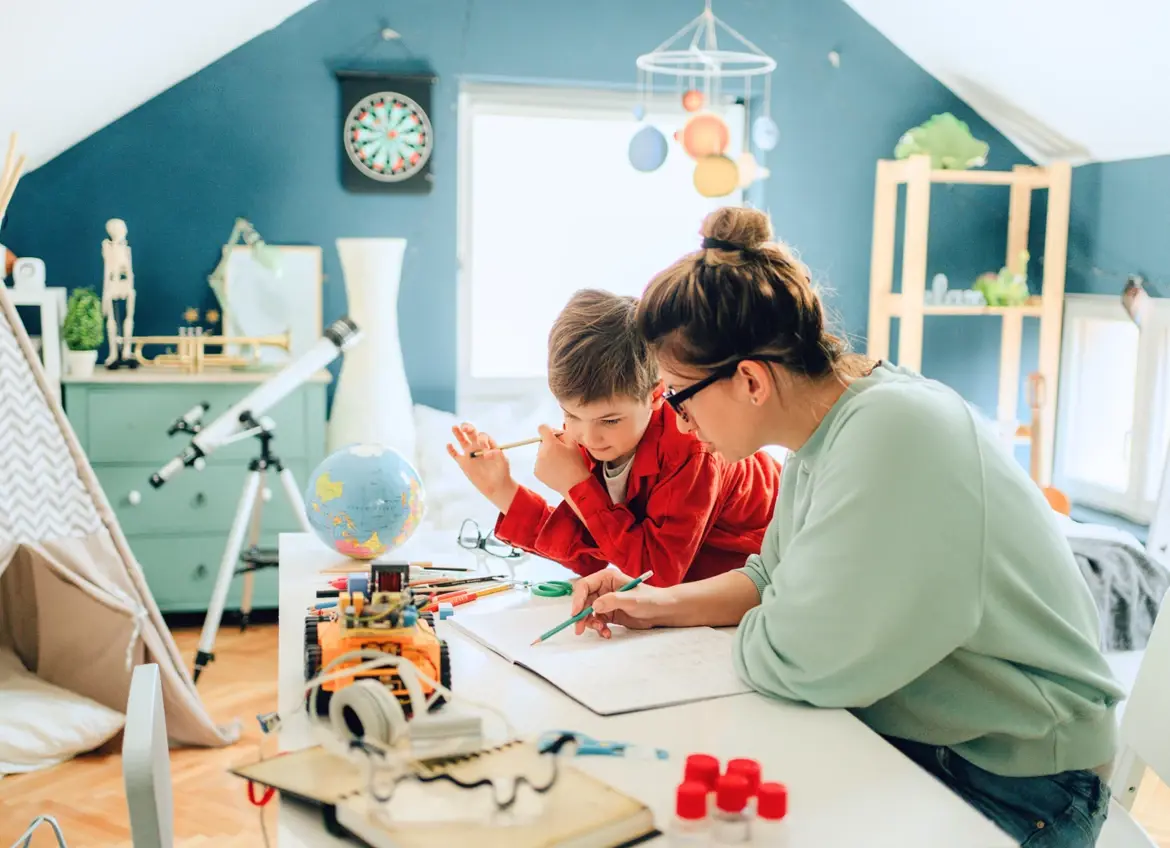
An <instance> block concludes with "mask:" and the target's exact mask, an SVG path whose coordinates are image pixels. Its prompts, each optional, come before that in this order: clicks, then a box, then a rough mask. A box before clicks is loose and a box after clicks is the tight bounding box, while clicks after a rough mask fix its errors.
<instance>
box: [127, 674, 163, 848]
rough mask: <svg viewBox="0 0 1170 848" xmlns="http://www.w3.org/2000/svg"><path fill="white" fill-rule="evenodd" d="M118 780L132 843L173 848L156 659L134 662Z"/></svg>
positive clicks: (139, 847) (137, 847)
mask: <svg viewBox="0 0 1170 848" xmlns="http://www.w3.org/2000/svg"><path fill="white" fill-rule="evenodd" d="M122 781H123V783H124V784H125V786H126V806H127V807H128V808H129V811H130V839H131V842H132V843H133V845H134V848H172V846H173V845H174V842H175V830H174V812H173V802H172V797H171V754H170V746H169V742H168V740H167V720H166V715H165V714H164V713H163V698H162V680H161V678H160V677H159V671H158V666H157V665H156V664H155V663H148V664H143V665H139V666H137V667H135V669H134V675H133V677H132V678H131V679H130V697H129V698H128V699H127V703H126V729H125V731H124V733H123V736H122Z"/></svg>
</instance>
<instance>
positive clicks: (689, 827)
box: [667, 780, 711, 848]
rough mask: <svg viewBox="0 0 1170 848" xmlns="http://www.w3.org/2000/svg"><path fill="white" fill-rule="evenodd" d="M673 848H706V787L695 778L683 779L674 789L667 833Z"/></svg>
mask: <svg viewBox="0 0 1170 848" xmlns="http://www.w3.org/2000/svg"><path fill="white" fill-rule="evenodd" d="M667 835H668V841H669V842H670V845H671V846H674V848H707V846H708V845H710V837H711V820H710V818H709V816H708V815H707V787H706V786H704V785H703V784H702V783H699V782H698V781H696V780H684V781H683V782H682V783H680V784H679V785H678V789H676V790H675V799H674V821H672V822H671V826H670V831H669V833H668V834H667Z"/></svg>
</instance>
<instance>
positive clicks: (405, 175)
mask: <svg viewBox="0 0 1170 848" xmlns="http://www.w3.org/2000/svg"><path fill="white" fill-rule="evenodd" d="M344 145H345V152H346V153H347V154H348V155H349V160H350V162H352V163H353V165H354V167H355V168H357V169H358V170H359V171H360V172H361V173H362V174H364V175H365V176H367V177H369V178H370V179H373V180H378V181H379V182H384V183H394V182H400V181H402V180H406V179H409V178H410V177H412V176H414V175H415V174H416V173H418V171H419V170H420V169H421V168H422V167H423V166H424V165H426V163H427V160H428V159H429V158H430V157H431V150H432V149H433V141H432V135H431V121H430V118H428V117H427V113H426V112H425V111H424V110H423V108H422V107H421V106H419V105H418V103H416V102H415V101H414V100H412V99H411V98H409V97H407V96H406V95H404V94H398V93H396V92H393V91H379V92H377V93H376V94H371V95H368V96H366V97H363V98H362V99H361V100H359V101H358V102H357V103H356V104H355V105H354V107H353V108H352V109H351V110H350V111H349V116H348V117H347V118H346V120H345V138H344Z"/></svg>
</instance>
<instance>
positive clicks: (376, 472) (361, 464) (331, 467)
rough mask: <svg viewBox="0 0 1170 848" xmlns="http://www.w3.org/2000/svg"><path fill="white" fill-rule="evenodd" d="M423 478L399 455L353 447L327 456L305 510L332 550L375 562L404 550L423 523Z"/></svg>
mask: <svg viewBox="0 0 1170 848" xmlns="http://www.w3.org/2000/svg"><path fill="white" fill-rule="evenodd" d="M424 504H425V494H424V492H423V485H422V480H421V479H420V478H419V476H418V472H417V471H415V469H414V467H413V466H411V464H410V463H409V462H407V461H406V459H405V458H404V457H403V456H402V454H400V453H398V452H397V451H395V450H393V449H391V448H388V447H384V446H382V445H349V446H347V447H344V448H342V449H341V450H338V451H335V452H333V453H332V454H330V455H329V456H327V457H326V458H325V459H324V460H323V461H322V462H321V464H320V465H318V466H317V467H316V468H315V469H314V470H313V473H312V475H311V476H310V478H309V485H308V489H307V491H306V492H305V511H306V513H307V514H308V518H309V524H310V526H312V528H313V531H314V532H315V533H316V534H317V536H318V538H320V539H321V541H322V542H324V543H325V544H326V545H328V546H329V547H330V548H332V549H334V550H336V551H337V552H338V553H342V554H345V555H346V556H350V557H353V558H355V559H375V558H377V557H379V556H381V555H382V554H384V553H386V551H390V550H393V549H394V548H397V547H399V546H400V545H402V544H403V543H405V542H406V540H407V539H409V538H410V536H411V534H412V533H414V531H415V530H416V529H417V528H418V525H419V522H421V521H422V517H423V509H424Z"/></svg>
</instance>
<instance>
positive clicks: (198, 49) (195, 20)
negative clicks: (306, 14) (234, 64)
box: [0, 0, 312, 173]
mask: <svg viewBox="0 0 1170 848" xmlns="http://www.w3.org/2000/svg"><path fill="white" fill-rule="evenodd" d="M310 2H312V0H198V2H179V0H0V157H2V156H3V151H4V150H6V149H7V147H8V139H9V135H10V133H11V132H12V131H14V130H15V131H17V132H19V134H20V137H19V140H18V152H21V153H24V154H25V155H26V156H27V157H28V161H27V163H26V165H25V172H26V173H27V172H28V171H31V170H32V169H34V168H36V167H38V166H40V165H43V164H44V163H45V162H47V161H48V160H49V159H52V158H53V157H54V156H56V155H57V154H59V153H60V152H62V151H63V150H65V149H67V148H69V147H71V146H72V145H74V144H76V143H77V142H79V141H81V140H82V139H84V138H85V137H87V136H89V135H91V134H93V133H94V132H96V131H97V130H99V129H101V128H102V127H104V126H106V125H107V124H110V123H112V122H113V121H115V120H117V119H118V118H120V117H121V116H122V115H124V114H126V113H127V112H129V111H131V110H132V109H134V108H135V107H137V106H139V105H141V104H142V103H145V102H146V101H147V100H149V99H150V98H152V97H154V96H155V95H157V94H159V93H160V92H162V91H165V90H166V89H167V88H170V87H171V86H172V85H174V84H175V83H177V82H179V81H180V80H182V79H185V78H186V77H188V76H190V75H191V74H193V73H195V72H196V71H198V70H200V69H201V68H204V67H206V66H207V65H209V64H211V63H212V62H214V61H215V60H216V59H218V58H220V57H221V56H223V55H225V54H226V53H229V52H230V51H232V50H234V49H235V48H236V47H238V46H240V45H241V44H244V43H245V42H247V41H250V40H251V39H252V38H254V37H256V36H257V35H260V34H261V33H263V32H265V31H267V30H269V29H271V28H272V27H274V26H276V25H277V24H279V23H281V22H282V21H283V20H285V19H286V18H287V17H289V16H290V15H292V14H293V13H295V12H297V11H299V10H300V9H302V8H304V7H305V6H307V5H308V4H309V3H310ZM160 143H161V144H168V143H181V139H160Z"/></svg>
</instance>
